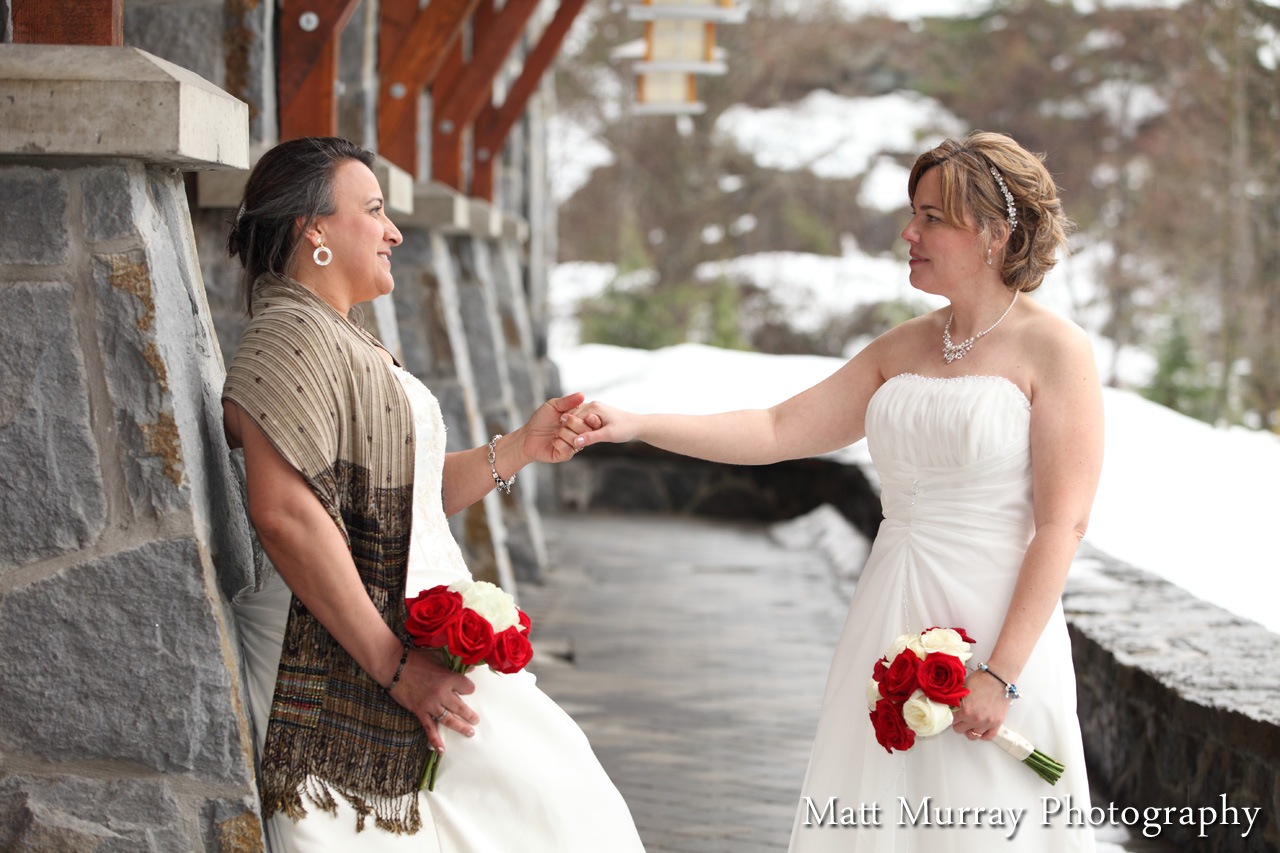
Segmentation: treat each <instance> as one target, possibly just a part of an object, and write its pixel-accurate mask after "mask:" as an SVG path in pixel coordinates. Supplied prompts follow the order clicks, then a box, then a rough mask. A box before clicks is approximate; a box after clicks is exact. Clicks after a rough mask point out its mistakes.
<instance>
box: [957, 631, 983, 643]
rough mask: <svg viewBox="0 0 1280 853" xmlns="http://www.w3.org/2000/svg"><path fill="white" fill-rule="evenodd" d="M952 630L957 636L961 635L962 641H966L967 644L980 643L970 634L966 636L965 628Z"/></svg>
mask: <svg viewBox="0 0 1280 853" xmlns="http://www.w3.org/2000/svg"><path fill="white" fill-rule="evenodd" d="M951 630H952V631H955V632H956V633H957V634H959V635H960V639H962V640H964V641H965V642H966V643H976V642H978V641H977V640H975V639H974V638H973V637H970V636H969V635H968V634H966V633H965V630H964V629H963V628H952V629H951Z"/></svg>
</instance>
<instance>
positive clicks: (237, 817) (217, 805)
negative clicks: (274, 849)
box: [200, 800, 265, 853]
mask: <svg viewBox="0 0 1280 853" xmlns="http://www.w3.org/2000/svg"><path fill="white" fill-rule="evenodd" d="M200 823H201V825H202V826H203V828H204V849H205V850H206V851H208V853H263V851H264V849H265V848H264V847H263V843H262V821H261V819H260V818H259V817H258V813H257V812H256V811H254V810H253V808H251V807H247V806H246V805H245V803H244V802H243V801H239V800H209V801H208V802H206V803H205V804H204V808H203V809H202V810H201V812H200Z"/></svg>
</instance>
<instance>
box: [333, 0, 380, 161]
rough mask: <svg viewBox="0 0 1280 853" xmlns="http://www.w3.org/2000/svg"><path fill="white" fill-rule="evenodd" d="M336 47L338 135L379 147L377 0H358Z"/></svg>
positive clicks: (371, 148)
mask: <svg viewBox="0 0 1280 853" xmlns="http://www.w3.org/2000/svg"><path fill="white" fill-rule="evenodd" d="M338 38H339V39H340V42H339V46H338V136H341V137H343V138H345V139H350V140H351V141H352V142H354V143H356V144H357V145H361V146H363V147H365V148H368V149H369V150H370V151H375V150H377V148H378V72H377V65H378V0H361V2H360V4H359V5H358V6H357V7H356V10H355V12H354V13H353V14H352V15H351V18H350V20H348V21H347V25H346V26H345V27H344V28H343V29H342V34H341V35H340V36H339V37H338Z"/></svg>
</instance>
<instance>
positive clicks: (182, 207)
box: [0, 45, 262, 853]
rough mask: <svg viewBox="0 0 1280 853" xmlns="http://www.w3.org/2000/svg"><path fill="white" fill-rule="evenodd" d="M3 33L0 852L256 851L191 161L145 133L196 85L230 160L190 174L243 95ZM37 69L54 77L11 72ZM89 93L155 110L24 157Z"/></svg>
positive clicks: (151, 67) (217, 378)
mask: <svg viewBox="0 0 1280 853" xmlns="http://www.w3.org/2000/svg"><path fill="white" fill-rule="evenodd" d="M3 50H4V51H5V53H4V54H2V55H0V88H3V90H4V94H5V95H6V100H7V102H8V104H9V107H10V110H11V111H10V112H9V113H8V117H9V119H11V120H12V123H10V124H9V126H8V128H7V129H5V130H0V151H2V153H0V198H2V199H4V203H3V205H0V360H2V362H3V364H4V365H5V369H4V370H3V371H2V372H0V523H2V524H3V526H4V530H5V534H4V535H3V536H2V537H0V707H2V708H3V709H4V713H3V715H0V849H5V850H33V851H34V850H77V851H79V850H84V851H90V850H96V851H100V853H114V851H120V853H126V851H127V853H132V851H161V850H165V851H167V850H184V851H189V850H207V851H224V853H229V851H254V850H262V840H261V832H260V824H259V819H258V807H257V794H256V789H255V785H254V769H253V750H252V731H251V727H250V723H249V718H248V716H247V714H246V713H245V711H244V707H243V702H242V690H241V678H240V674H239V672H240V662H239V641H238V638H237V635H236V632H235V628H234V626H233V624H232V623H231V619H230V615H229V611H228V608H227V600H228V596H229V595H230V593H231V592H232V591H233V590H235V589H238V588H240V587H241V586H243V585H244V584H245V583H246V582H247V579H248V578H249V577H250V573H251V571H252V568H251V566H252V552H251V549H250V545H249V542H250V539H249V531H248V527H247V524H246V521H245V513H244V507H243V505H242V503H241V500H240V492H239V490H238V487H237V484H236V479H235V476H234V473H233V471H232V468H231V463H230V460H229V458H228V455H227V453H226V445H225V442H224V441H223V440H222V437H221V432H222V426H221V408H220V406H219V404H218V396H219V392H220V389H221V384H222V375H223V369H222V362H221V355H220V352H219V348H218V345H217V339H216V337H215V336H214V331H213V326H212V323H211V321H210V314H209V309H208V307H207V304H206V302H205V294H204V289H203V285H202V282H201V275H200V269H199V265H198V264H197V262H196V257H195V240H194V236H193V234H192V230H191V222H190V218H189V216H188V214H187V193H186V187H185V185H184V181H183V178H182V174H181V172H180V171H179V167H180V165H182V166H189V165H191V164H194V163H195V162H196V161H198V160H199V156H198V155H196V154H195V153H194V152H191V151H190V150H187V149H185V148H184V147H183V146H182V145H181V144H179V145H178V147H177V148H174V149H165V146H166V145H167V142H166V140H173V139H176V138H177V136H178V134H174V133H171V132H170V131H172V130H173V127H172V126H171V125H172V124H173V123H176V122H177V121H178V118H177V115H176V105H177V103H178V102H185V103H187V104H188V105H190V104H191V103H192V98H193V97H195V98H204V99H206V103H205V107H206V110H207V111H204V112H202V113H201V115H200V116H199V117H196V116H188V117H187V118H188V119H189V120H195V121H196V126H199V121H200V120H201V119H204V120H210V121H216V122H227V123H229V125H230V129H229V131H228V133H229V134H230V136H224V137H223V138H222V139H220V140H215V141H216V142H218V144H219V145H221V146H225V149H226V152H225V153H226V154H227V156H228V157H230V158H231V162H224V163H215V162H208V163H206V164H205V166H206V167H217V166H219V165H222V166H226V165H234V160H235V157H236V154H235V148H236V147H237V144H238V147H239V149H240V152H239V157H240V160H241V162H244V161H245V160H247V154H248V151H247V138H246V137H245V135H244V132H243V130H241V131H240V133H239V134H238V136H237V134H236V132H235V127H236V124H237V122H238V123H240V124H243V123H244V121H245V113H244V110H243V105H242V104H237V103H235V102H233V101H232V100H231V99H230V98H226V97H225V96H223V95H221V93H218V92H217V91H216V90H214V89H213V88H212V87H208V86H207V84H205V83H204V82H203V81H200V80H198V79H196V78H194V77H191V76H184V75H183V73H182V72H181V69H172V67H171V66H170V67H169V68H165V67H162V66H159V65H157V64H155V63H153V62H152V61H151V60H149V59H147V58H146V57H145V56H144V55H141V54H138V53H137V52H135V51H131V50H130V49H126V48H121V49H112V48H43V47H41V46H12V45H10V46H5V47H4V48H3ZM104 50H105V51H117V52H115V53H106V54H104V53H102V51H104ZM24 70H25V72H30V73H26V74H24ZM49 72H57V73H61V74H64V75H65V77H66V79H68V80H70V81H71V83H72V84H73V85H72V86H71V88H68V89H61V88H60V87H61V86H62V85H63V83H62V82H61V81H58V82H52V83H51V82H49V78H48V77H47V76H46V77H45V78H44V79H42V80H41V82H40V84H39V85H38V86H36V87H31V86H27V85H25V84H24V82H23V81H24V79H28V78H30V77H33V76H40V74H41V73H44V74H47V73H49ZM86 77H92V78H93V83H92V85H89V84H87V83H85V79H86ZM50 87H53V88H54V89H56V90H58V97H57V98H56V102H55V100H48V101H42V100H41V98H43V97H45V96H46V95H47V93H48V91H49V89H50ZM76 90H78V91H79V92H80V95H77V93H76ZM86 92H87V97H88V98H89V99H90V100H92V101H93V102H94V103H95V105H96V106H97V107H99V108H106V109H110V108H111V107H112V105H113V104H116V103H118V101H117V100H116V99H117V98H119V97H120V96H122V95H125V96H127V97H128V99H129V101H130V102H132V103H140V104H144V105H149V106H153V107H155V109H154V111H153V112H151V113H150V114H149V115H147V117H146V118H145V119H144V120H143V121H142V122H141V123H142V124H143V125H144V126H143V127H142V128H141V129H140V130H141V133H142V134H144V135H145V138H143V140H142V142H141V143H139V142H138V141H137V140H134V141H129V140H122V139H120V138H118V137H115V136H114V135H113V129H112V128H111V127H109V126H108V127H106V128H105V130H104V133H105V136H106V137H109V138H107V139H105V140H104V139H103V138H99V139H97V140H93V139H90V140H88V142H90V143H92V144H95V145H96V144H100V145H101V146H102V151H101V153H98V154H84V155H80V156H74V157H68V156H41V153H49V152H51V151H57V150H58V149H59V148H60V147H61V146H62V143H61V142H60V141H59V139H60V136H59V134H61V133H63V132H64V131H65V130H66V129H67V128H68V127H74V122H75V121H76V120H77V118H78V115H79V114H80V113H83V112H85V111H86V110H87V109H88V104H87V103H85V102H80V101H77V98H78V97H81V96H84V95H86ZM153 95H154V99H152V96H153ZM220 99H221V100H220ZM165 102H168V103H169V105H170V107H171V108H172V109H166V108H165V107H164V103H165ZM36 119H39V121H45V122H46V123H47V124H46V126H43V127H42V128H37V129H36V130H35V131H34V132H32V128H33V126H35V125H39V121H37V120H36ZM135 120H136V118H135ZM19 129H22V130H25V131H29V138H28V140H27V143H26V144H29V145H30V146H31V148H32V151H33V153H32V154H26V155H23V154H17V153H15V150H14V149H15V148H21V144H20V142H21V141H20V140H16V139H15V134H16V133H17V132H18V130H19ZM121 132H126V133H127V132H128V130H127V129H125V130H122V131H121ZM148 138H149V139H150V140H151V142H153V143H155V144H156V145H157V146H158V148H157V150H154V151H151V152H147V151H139V150H138V145H143V146H145V145H146V144H148V143H147V139H148ZM122 147H124V148H131V149H133V156H130V157H117V156H111V155H110V154H109V153H108V151H109V150H111V149H119V148H122Z"/></svg>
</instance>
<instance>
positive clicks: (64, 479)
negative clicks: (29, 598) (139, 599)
mask: <svg viewBox="0 0 1280 853" xmlns="http://www.w3.org/2000/svg"><path fill="white" fill-rule="evenodd" d="M73 300H74V297H73V289H72V287H71V285H69V284H47V283H40V284H25V283H16V284H0V364H3V365H4V369H3V370H0V519H4V526H5V531H6V532H5V534H4V535H3V536H0V565H4V566H7V565H20V564H23V563H27V562H30V561H32V560H36V559H39V558H42V557H50V556H54V555H57V554H61V553H66V552H68V551H74V550H77V549H79V548H83V547H85V546H86V545H88V544H90V543H91V542H93V541H94V540H96V539H97V538H98V536H99V535H100V534H101V533H102V530H103V527H104V525H105V523H106V515H107V501H106V494H105V492H104V491H103V483H102V474H101V468H102V465H101V463H100V461H99V458H98V448H97V444H96V442H95V440H94V436H93V426H92V423H91V420H90V410H89V391H88V387H87V383H86V376H85V367H84V361H83V355H82V354H81V351H80V346H79V341H78V339H77V337H76V318H75V309H74V305H73Z"/></svg>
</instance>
